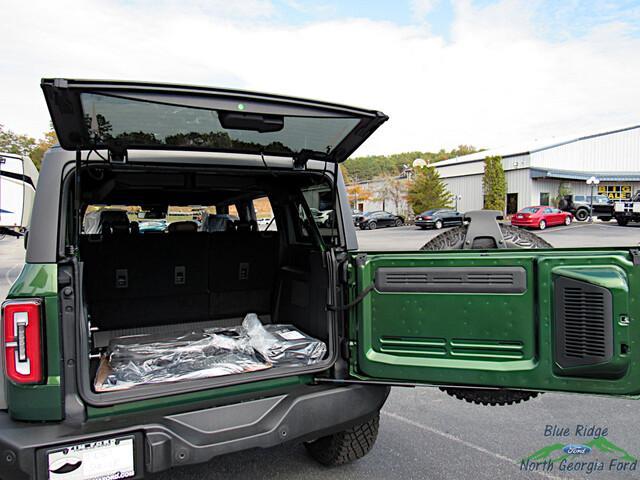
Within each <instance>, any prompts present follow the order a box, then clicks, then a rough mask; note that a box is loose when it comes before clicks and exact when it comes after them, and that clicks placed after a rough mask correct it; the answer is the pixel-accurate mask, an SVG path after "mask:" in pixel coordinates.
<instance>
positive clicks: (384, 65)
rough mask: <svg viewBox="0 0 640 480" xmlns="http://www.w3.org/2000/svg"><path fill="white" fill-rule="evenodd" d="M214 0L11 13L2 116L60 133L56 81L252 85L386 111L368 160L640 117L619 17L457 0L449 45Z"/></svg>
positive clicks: (629, 42)
mask: <svg viewBox="0 0 640 480" xmlns="http://www.w3.org/2000/svg"><path fill="white" fill-rule="evenodd" d="M205 3H206V4H207V5H209V4H208V2H183V3H180V4H174V3H170V2H160V3H153V4H151V3H150V2H147V1H146V0H145V1H143V2H142V3H140V2H128V3H109V4H108V5H107V4H105V3H103V2H98V1H97V0H85V1H83V2H71V1H70V0H59V1H57V2H43V3H33V2H20V3H17V2H16V3H11V4H9V5H7V6H5V7H4V8H3V14H4V16H5V18H12V19H14V21H13V22H7V23H6V24H5V26H4V28H3V38H4V41H3V42H2V43H0V71H2V72H3V80H2V82H3V89H2V90H0V123H3V124H4V125H6V126H7V127H8V128H11V129H13V130H15V131H18V132H26V133H29V134H32V135H39V134H40V133H41V132H42V131H44V130H45V129H46V128H47V125H48V121H49V120H48V114H47V111H46V106H45V103H44V99H43V97H42V94H41V92H40V89H39V79H40V78H41V77H43V76H46V77H51V76H54V77H55V76H59V77H70V78H112V79H136V80H150V81H161V82H179V83H190V84H203V85H214V86H221V87H232V88H244V89H253V90H259V91H267V92H274V93H283V94H289V95H297V96H303V97H310V98H318V99H323V100H329V101H334V102H339V103H346V104H354V105H359V106H363V107H368V108H376V109H379V110H382V111H384V112H385V113H387V114H388V115H390V117H391V120H390V122H388V123H387V124H386V125H384V126H383V127H382V128H381V129H380V130H379V132H377V133H376V134H375V135H374V136H373V137H372V139H371V140H370V141H369V142H367V144H366V145H365V146H364V147H363V148H362V149H361V150H360V151H359V152H358V153H360V154H362V153H391V152H398V151H409V150H423V149H439V148H441V147H443V148H450V147H453V146H456V145H458V144H459V143H472V144H475V145H477V146H485V147H491V146H497V145H501V144H505V143H509V144H511V143H514V142H518V141H524V140H529V139H532V138H542V137H547V136H564V135H571V134H574V133H585V132H597V131H601V130H608V129H611V128H614V127H619V126H625V125H630V124H638V123H640V114H639V113H638V112H640V89H638V85H640V56H638V55H637V52H638V51H640V40H639V39H637V38H634V37H633V36H630V35H628V28H627V27H628V26H627V25H625V24H624V23H620V22H619V21H616V22H612V23H609V24H606V25H599V26H598V27H597V28H594V29H591V30H589V32H588V33H587V34H585V35H582V36H580V37H570V38H567V39H564V40H562V41H557V40H556V41H551V40H548V39H545V38H543V37H541V36H540V35H539V31H538V28H537V25H536V21H535V20H534V16H533V15H532V10H531V9H530V8H529V7H528V5H529V4H528V3H527V2H524V1H513V0H507V1H503V2H500V3H497V4H494V5H491V6H489V7H484V8H478V7H476V6H474V5H473V4H472V3H471V2H469V1H458V2H456V4H455V20H454V23H453V25H452V28H451V37H450V40H449V41H448V42H447V41H445V40H444V39H442V38H440V37H438V36H435V35H433V34H432V33H431V32H430V29H429V28H428V26H423V25H422V24H417V25H409V26H407V25H405V26H401V25H397V24H393V23H391V22H382V21H372V20H367V19H365V18H353V19H345V20H332V21H322V22H311V23H305V24H304V25H299V26H296V25H290V24H287V23H286V22H285V21H284V20H283V19H282V17H280V16H279V15H278V14H277V12H275V11H274V10H273V9H272V7H270V5H271V4H270V3H269V2H260V1H257V0H254V1H253V2H252V4H254V5H255V8H254V9H253V10H252V13H253V14H248V13H247V14H245V13H243V12H246V9H247V6H246V5H247V4H242V5H240V4H241V3H242V2H228V3H229V6H227V7H225V8H226V10H216V9H213V10H212V8H211V7H210V6H204V7H203V5H205ZM220 3H224V2H220ZM234 5H239V6H238V7H237V8H235V7H233V6H234ZM52 19H55V21H52ZM8 39H10V40H8Z"/></svg>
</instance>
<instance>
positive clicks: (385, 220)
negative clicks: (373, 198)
mask: <svg viewBox="0 0 640 480" xmlns="http://www.w3.org/2000/svg"><path fill="white" fill-rule="evenodd" d="M354 223H355V226H356V227H360V229H361V230H375V229H376V228H378V227H399V226H401V225H402V224H403V223H404V218H403V217H401V216H400V215H394V214H393V213H389V212H385V211H384V210H378V211H376V212H367V213H364V214H362V215H360V216H359V217H356V219H355V221H354Z"/></svg>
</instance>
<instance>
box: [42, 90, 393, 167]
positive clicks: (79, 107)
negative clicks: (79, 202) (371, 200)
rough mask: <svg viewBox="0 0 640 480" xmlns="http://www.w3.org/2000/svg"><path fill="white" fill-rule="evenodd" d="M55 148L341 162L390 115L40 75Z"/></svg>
mask: <svg viewBox="0 0 640 480" xmlns="http://www.w3.org/2000/svg"><path fill="white" fill-rule="evenodd" d="M41 86H42V89H43V91H44V95H45V98H46V100H47V106H48V108H49V112H50V114H51V118H52V120H53V125H54V128H55V130H56V133H57V135H58V139H59V140H60V145H61V146H62V147H63V148H64V149H67V150H96V149H101V148H103V149H107V150H109V152H110V155H112V158H114V159H123V158H124V157H125V156H126V155H127V152H128V150H130V149H150V150H187V151H214V152H229V153H245V154H253V155H263V154H270V155H277V156H283V157H289V158H293V159H294V160H295V161H296V162H297V163H298V164H304V163H306V161H307V160H309V159H316V160H323V161H329V162H342V161H344V160H346V159H347V158H348V157H349V155H350V154H351V153H353V151H355V150H356V149H357V148H358V147H359V146H360V145H361V144H362V143H363V142H364V141H365V140H366V139H367V138H368V137H369V136H370V135H371V134H372V133H373V132H374V131H375V130H376V129H377V128H378V127H379V126H380V125H381V124H382V123H384V122H385V121H386V120H387V119H388V117H387V116H386V115H384V114H383V113H381V112H379V111H375V110H365V109H361V108H356V107H348V106H344V105H338V104H334V103H327V102H319V101H315V100H304V99H300V98H294V97H286V96H281V95H270V94H263V93H254V92H247V91H240V90H227V89H216V88H207V87H195V86H185V85H168V84H158V83H143V82H119V81H110V80H68V79H43V80H42V82H41Z"/></svg>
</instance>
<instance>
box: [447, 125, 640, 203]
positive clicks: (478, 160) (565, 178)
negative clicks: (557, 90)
mask: <svg viewBox="0 0 640 480" xmlns="http://www.w3.org/2000/svg"><path fill="white" fill-rule="evenodd" d="M494 155H499V156H501V157H502V165H503V167H504V170H505V174H506V179H507V192H508V193H507V213H514V212H515V211H516V210H518V209H520V208H523V207H526V206H528V205H548V204H550V203H551V202H552V201H553V199H554V198H555V197H557V195H558V189H559V187H560V185H561V184H565V185H566V186H568V187H569V188H570V190H571V192H572V193H574V194H586V195H588V194H589V193H590V188H589V186H588V185H587V184H586V180H587V179H588V178H589V177H591V176H592V175H593V176H595V177H597V178H599V179H600V185H599V186H598V188H597V190H598V193H601V194H607V195H609V196H610V197H611V198H628V197H630V196H631V195H632V193H633V192H635V191H636V190H640V125H637V126H634V127H629V128H624V129H620V130H615V131H610V132H605V133H599V134H595V135H589V136H585V137H580V138H575V139H571V140H566V141H562V142H554V143H547V144H540V143H538V142H533V143H532V144H531V145H528V146H522V145H521V146H515V147H509V148H499V149H494V150H485V151H483V152H478V153H473V154H470V155H465V156H462V157H457V158H452V159H450V160H445V161H442V162H438V163H436V164H435V166H436V168H437V170H438V172H439V173H440V177H441V178H442V179H443V180H444V182H445V183H446V184H447V186H448V189H449V191H450V192H451V193H452V194H454V195H459V196H461V197H462V198H461V200H459V202H458V209H459V210H460V211H469V210H476V209H480V208H482V206H483V192H482V175H483V172H484V159H485V158H486V157H488V156H494Z"/></svg>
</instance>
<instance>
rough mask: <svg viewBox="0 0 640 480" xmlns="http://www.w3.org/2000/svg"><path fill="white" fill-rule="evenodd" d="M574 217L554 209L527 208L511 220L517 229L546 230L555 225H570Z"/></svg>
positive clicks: (543, 207) (541, 207) (542, 207)
mask: <svg viewBox="0 0 640 480" xmlns="http://www.w3.org/2000/svg"><path fill="white" fill-rule="evenodd" d="M572 221H573V215H572V214H571V213H570V212H563V211H562V210H560V209H558V208H554V207H545V206H536V207H525V208H523V209H522V210H520V211H518V212H517V213H516V214H515V215H514V216H513V217H512V218H511V225H515V226H516V227H526V228H539V229H540V230H544V229H545V228H547V227H552V226H554V225H570V224H571V222H572Z"/></svg>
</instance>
